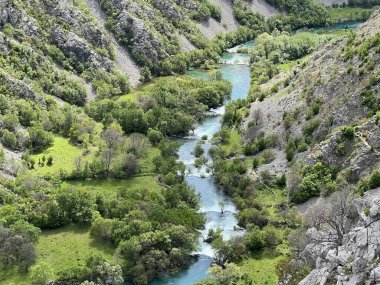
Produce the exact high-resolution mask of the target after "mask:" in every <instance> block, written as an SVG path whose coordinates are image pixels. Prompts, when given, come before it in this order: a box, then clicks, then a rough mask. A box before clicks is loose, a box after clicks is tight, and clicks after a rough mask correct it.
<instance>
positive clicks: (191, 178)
mask: <svg viewBox="0 0 380 285" xmlns="http://www.w3.org/2000/svg"><path fill="white" fill-rule="evenodd" d="M359 24H360V23H359V22H352V23H346V24H336V25H333V26H330V27H328V28H324V29H325V30H330V31H331V30H340V29H347V28H348V29H354V28H356V27H357V26H358V25H359ZM314 31H315V32H320V29H315V30H314ZM242 47H245V48H253V47H254V45H253V42H252V41H250V42H247V43H245V44H242V45H239V46H237V47H235V48H232V49H229V50H228V52H225V53H223V55H222V57H221V64H219V67H218V70H219V71H220V72H221V73H222V75H223V78H224V79H226V80H229V81H230V82H231V83H232V86H233V88H232V94H231V100H236V99H240V98H246V97H247V95H248V92H249V87H250V69H249V65H248V63H249V56H248V55H246V54H240V53H238V52H237V51H238V48H242ZM187 75H188V76H190V77H194V78H202V79H208V73H207V72H206V71H202V70H192V71H189V72H188V73H187ZM225 103H228V101H227V102H225ZM212 113H213V115H212V116H208V117H206V118H205V119H203V120H202V121H201V122H200V123H199V125H198V126H197V128H196V129H195V130H194V133H192V134H190V135H189V136H188V137H186V138H184V139H183V144H182V145H181V147H180V148H179V150H178V160H179V161H181V162H183V163H184V164H185V165H186V169H187V171H186V172H187V173H186V177H185V179H186V181H187V183H188V184H189V185H190V186H192V187H194V189H195V191H196V193H198V194H199V195H200V210H199V211H200V212H201V213H203V214H204V215H205V219H206V224H205V229H204V230H202V231H200V235H199V251H197V252H195V253H194V254H195V255H197V256H198V259H197V261H196V262H194V263H193V264H192V265H191V266H190V267H189V268H187V269H186V270H183V271H181V272H179V273H177V274H174V275H168V276H166V277H164V278H162V279H156V280H153V281H152V282H150V283H149V284H150V285H191V284H193V283H195V282H197V281H200V280H202V279H205V278H207V277H208V274H207V270H208V268H209V267H210V265H211V263H212V260H213V255H214V252H213V249H212V248H211V246H210V245H209V244H208V243H206V242H204V241H203V238H204V237H206V236H207V234H208V231H209V229H217V228H218V227H220V228H222V229H223V232H222V235H223V238H224V239H225V240H227V239H230V238H233V237H236V236H240V235H242V234H244V232H243V231H241V230H238V229H236V228H237V219H236V217H235V214H236V212H237V209H236V207H235V205H234V204H233V203H232V201H231V200H230V199H229V198H228V197H227V196H226V195H224V193H223V192H222V191H221V190H220V189H219V188H218V187H217V185H216V184H215V182H214V180H213V177H212V175H211V174H210V173H209V172H208V171H207V166H203V167H202V168H200V169H197V168H196V167H195V165H194V163H195V157H194V156H193V155H192V154H191V153H192V151H193V149H194V147H195V145H196V144H197V143H198V142H199V141H200V139H201V137H202V136H207V138H208V139H207V141H206V143H205V144H203V145H202V146H203V148H204V150H205V153H206V154H207V152H208V150H209V149H210V147H211V138H212V137H213V135H214V134H215V133H217V132H218V131H219V130H220V128H221V117H222V115H223V113H224V106H222V107H220V108H218V109H215V110H212ZM207 158H208V163H207V164H208V165H209V166H211V164H212V159H211V157H209V156H207ZM220 202H223V203H224V204H225V207H224V213H223V214H222V213H221V209H220Z"/></svg>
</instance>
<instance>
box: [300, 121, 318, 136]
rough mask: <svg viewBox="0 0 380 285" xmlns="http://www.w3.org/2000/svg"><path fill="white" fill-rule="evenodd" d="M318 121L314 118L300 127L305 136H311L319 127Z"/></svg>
mask: <svg viewBox="0 0 380 285" xmlns="http://www.w3.org/2000/svg"><path fill="white" fill-rule="evenodd" d="M320 123H321V121H320V120H314V121H310V122H309V123H308V124H306V125H305V126H304V127H303V129H302V131H303V133H304V134H305V136H311V135H312V134H313V133H314V131H315V130H316V129H317V128H318V127H319V125H320Z"/></svg>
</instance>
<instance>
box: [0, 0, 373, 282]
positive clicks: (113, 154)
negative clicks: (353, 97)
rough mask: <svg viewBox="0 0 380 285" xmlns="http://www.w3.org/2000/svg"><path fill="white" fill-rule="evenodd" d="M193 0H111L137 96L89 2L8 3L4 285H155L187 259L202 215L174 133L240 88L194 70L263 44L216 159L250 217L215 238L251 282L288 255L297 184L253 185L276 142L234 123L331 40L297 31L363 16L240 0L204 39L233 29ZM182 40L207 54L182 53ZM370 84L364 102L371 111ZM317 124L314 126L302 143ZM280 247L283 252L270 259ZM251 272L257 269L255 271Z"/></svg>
mask: <svg viewBox="0 0 380 285" xmlns="http://www.w3.org/2000/svg"><path fill="white" fill-rule="evenodd" d="M184 2H186V3H184ZM184 2H183V1H181V0H170V1H169V0H167V1H163V0H157V1H148V0H136V1H106V0H99V4H100V5H101V7H102V9H103V11H104V12H105V15H106V27H105V28H107V29H109V30H110V32H111V33H113V35H114V36H115V38H116V41H117V43H119V44H121V45H122V46H123V47H125V48H126V49H127V51H128V52H129V54H130V55H131V57H132V59H133V60H134V61H135V62H137V63H138V65H139V68H140V69H141V73H142V81H144V83H145V84H142V85H140V86H139V87H138V88H136V89H134V90H132V89H131V84H130V80H129V78H128V76H127V75H126V74H124V73H123V72H122V71H121V69H122V68H121V69H120V62H119V61H118V60H117V55H116V51H115V50H114V49H115V47H114V45H115V43H113V40H112V39H110V36H109V33H108V32H106V31H105V28H104V27H102V25H101V24H100V23H99V22H98V20H97V18H96V16H95V15H92V11H91V10H90V9H89V7H88V6H87V4H86V3H85V2H84V1H83V0H64V1H59V0H28V1H22V0H4V1H1V3H0V10H1V13H2V15H1V19H0V122H1V124H0V142H1V145H2V147H1V148H0V162H1V164H2V165H1V172H2V174H4V175H3V176H4V177H3V176H2V178H0V186H1V187H0V257H1V260H0V284H1V285H3V284H4V285H5V284H33V285H45V284H51V282H55V281H57V282H67V283H73V282H74V283H78V282H80V283H81V282H86V281H96V282H99V283H100V284H109V283H110V282H111V283H112V284H120V283H121V282H123V279H124V277H127V278H129V279H131V280H132V281H133V282H134V283H135V284H138V285H145V284H148V283H149V282H150V280H152V279H154V278H157V277H161V276H162V275H164V274H166V273H175V272H178V271H179V270H181V269H183V268H185V267H186V266H188V265H189V264H190V263H191V262H192V261H193V256H192V253H193V252H194V251H195V250H196V249H197V242H198V230H200V229H202V228H203V227H204V223H205V221H204V217H203V215H202V214H200V213H198V209H199V197H198V195H196V194H195V191H194V189H193V188H191V187H189V185H188V184H187V183H186V181H185V165H184V164H183V163H180V162H178V161H177V150H178V147H179V142H178V141H177V140H173V139H172V138H174V137H180V136H184V135H186V134H188V133H189V132H190V131H192V130H194V128H195V126H196V124H197V123H198V122H199V121H200V120H201V119H202V118H203V117H204V116H205V114H206V112H207V111H209V110H210V109H212V108H217V107H220V106H222V105H223V103H224V102H225V101H226V100H227V99H229V98H230V95H231V91H232V85H231V83H230V82H229V81H227V80H223V78H222V74H221V73H220V72H215V71H210V72H209V78H208V79H207V80H201V79H193V78H190V77H188V76H184V75H183V74H184V73H185V72H186V71H187V70H189V69H190V68H195V67H201V68H205V69H212V68H213V66H215V64H216V63H217V62H218V61H219V59H220V55H221V53H222V52H223V51H224V50H226V49H227V48H229V47H232V46H234V45H237V44H240V43H243V42H246V41H248V40H251V39H254V38H256V41H255V46H256V47H257V48H256V50H255V51H251V52H249V53H250V56H251V62H252V65H251V71H252V82H253V84H252V88H251V93H250V97H249V98H248V100H241V101H238V102H233V103H231V104H229V105H228V106H227V108H226V114H225V116H224V118H223V124H224V128H223V130H222V132H221V134H220V137H221V138H222V140H221V144H220V145H217V144H216V145H215V146H214V147H213V151H212V155H213V158H214V160H215V165H214V172H215V178H216V181H217V182H218V183H219V184H220V185H221V186H223V188H224V189H225V192H226V193H227V194H228V195H230V196H231V197H232V199H233V201H234V202H235V203H236V205H237V206H238V208H239V209H240V210H241V212H240V213H239V214H238V216H237V218H238V220H239V225H240V226H242V227H245V228H247V230H248V233H247V235H246V236H245V237H244V238H241V239H237V240H234V241H231V242H226V241H223V240H221V239H220V238H217V239H215V242H214V244H213V246H214V247H215V248H216V249H217V250H218V253H220V258H219V259H218V264H220V265H223V264H224V262H226V261H227V260H229V261H234V262H236V263H239V264H241V267H242V270H243V271H244V272H245V273H247V276H248V277H249V278H253V279H254V280H256V279H257V280H265V281H264V282H266V281H268V282H272V281H273V280H275V277H274V275H273V272H274V270H273V264H274V260H278V259H280V258H281V254H283V253H284V252H286V250H287V241H286V239H287V236H288V234H289V231H290V229H292V228H293V227H296V226H297V224H298V222H299V221H298V217H297V215H296V214H295V212H294V210H293V209H292V208H290V207H289V205H288V204H286V199H287V197H286V195H285V192H284V187H285V185H284V183H285V182H284V177H275V178H273V177H269V176H268V175H266V174H267V173H263V174H262V177H261V179H262V180H261V181H260V182H256V184H254V185H253V184H251V180H250V178H249V177H248V174H249V173H248V169H249V168H250V167H251V166H253V167H257V166H258V165H263V164H266V163H268V162H269V161H270V160H271V159H273V153H271V150H270V148H271V147H273V146H275V145H276V143H277V139H276V137H270V136H260V137H259V138H257V140H255V141H252V142H250V143H249V144H248V146H247V145H244V144H243V140H242V138H241V134H240V133H239V131H238V129H239V128H238V127H237V126H238V124H239V123H240V122H241V121H242V118H243V117H244V116H245V114H247V112H248V111H247V108H246V105H247V103H248V102H251V101H253V100H255V99H258V100H264V98H265V97H266V96H268V95H269V94H274V93H277V92H278V86H277V87H274V88H271V89H270V90H269V91H261V90H259V85H260V84H262V83H265V82H267V81H268V80H270V79H271V78H273V76H274V75H276V74H278V72H279V71H281V70H287V69H289V68H290V67H291V66H292V65H293V64H295V63H296V62H298V61H299V60H300V59H301V58H304V57H305V56H307V55H309V54H310V53H311V52H312V50H313V49H314V48H315V47H316V46H317V45H319V44H321V43H325V42H327V41H329V40H330V39H331V38H333V37H334V35H330V34H319V35H316V34H312V33H309V32H299V33H293V30H295V29H298V28H303V27H315V26H323V25H325V24H327V23H329V18H331V19H332V20H333V21H338V19H346V18H347V17H352V15H353V13H354V12H357V10H359V9H356V8H349V9H344V8H334V9H335V10H332V9H331V10H326V9H325V8H324V7H322V6H321V5H319V4H315V3H314V2H312V1H311V0H310V1H309V0H307V1H298V0H295V1H293V2H286V3H285V2H281V1H270V2H271V4H273V5H274V6H275V7H276V8H278V9H279V10H280V11H282V12H285V14H281V15H277V16H275V17H272V18H270V19H269V20H265V18H264V17H263V16H261V15H259V14H256V13H254V12H252V10H251V9H248V8H247V7H248V6H247V5H248V3H247V2H245V1H234V4H233V10H234V11H233V12H234V14H235V16H236V20H237V21H238V22H239V23H240V24H241V26H240V27H239V28H238V29H237V30H236V31H234V32H228V33H222V34H219V35H217V36H216V37H214V38H213V39H211V40H206V39H205V37H204V36H203V35H202V34H201V32H200V31H199V29H198V28H197V25H198V24H199V23H200V22H203V21H205V20H208V19H210V18H213V19H215V20H216V21H219V22H220V21H221V10H220V9H219V8H218V7H217V6H216V5H214V4H212V2H211V1H206V0H194V1H184ZM339 9H340V10H339ZM328 11H329V12H328ZM360 11H361V15H362V17H366V16H367V15H368V14H365V16H364V12H365V11H364V9H363V11H362V10H360ZM329 13H330V14H329ZM350 19H351V18H350ZM180 35H183V36H185V37H186V38H187V39H188V40H189V41H190V42H191V43H192V44H193V45H194V46H195V47H196V48H197V49H194V50H192V51H190V52H184V51H182V50H181V48H180V43H179V36H180ZM376 43H377V42H371V43H367V44H368V45H370V46H371V47H373V46H374V45H376ZM344 52H345V56H346V57H347V59H349V58H351V57H352V56H353V55H360V56H362V57H365V53H366V51H365V50H363V48H360V47H356V46H353V45H351V46H349V47H348V48H347V50H345V51H344ZM121 64H125V62H122V63H121ZM158 76H165V77H158ZM286 80H288V79H286ZM289 80H290V79H289ZM373 80H377V78H375V79H373ZM375 83H376V82H375ZM284 84H290V82H287V83H286V81H285V83H284ZM372 86H374V84H369V85H368V88H367V89H366V90H363V97H365V99H366V100H365V104H367V105H368V107H369V108H370V109H371V108H373V109H371V112H372V113H371V114H374V113H376V111H377V107H376V106H377V105H378V102H377V101H376V97H375V96H374V92H375V91H374V90H373V88H372ZM314 103H317V102H314ZM374 103H375V104H374ZM370 106H374V107H370ZM317 107H318V106H316V107H315V108H314V109H315V110H316V109H318V108H317ZM314 109H312V112H311V114H312V115H314V113H313V110H314ZM312 115H311V116H312ZM318 125H319V123H318V120H311V121H310V125H309V126H308V128H305V129H304V132H305V134H306V135H307V134H309V137H310V136H311V134H312V133H313V131H314V130H315V129H316V128H317V127H318ZM299 143H300V145H304V144H302V143H306V139H305V141H302V143H301V142H299ZM296 145H297V147H296ZM288 149H289V152H290V153H291V154H293V155H294V152H295V151H299V150H300V149H301V148H298V143H297V144H296V143H295V142H294V144H293V145H291V146H289V147H288ZM292 152H293V153H292ZM238 155H244V156H246V159H237V156H238ZM307 171H309V170H305V173H307ZM310 171H312V170H310ZM308 174H313V173H308ZM368 179H369V182H368V183H369V184H368V185H367V184H366V180H363V189H364V188H365V187H370V186H369V185H372V186H373V185H377V184H376V181H377V175H376V174H374V178H372V176H371V177H370V178H368ZM373 180H375V182H374V181H373ZM317 182H320V181H317ZM327 182H330V181H327ZM327 182H326V183H327ZM373 183H375V184H373ZM366 185H367V186H366ZM305 189H306V188H305ZM305 189H304V190H305ZM365 189H366V188H365ZM363 191H364V190H363ZM304 192H308V189H306V190H305V191H303V190H302V191H300V193H298V194H300V195H298V196H297V195H295V196H294V197H296V198H298V199H300V200H302V199H305V197H308V195H309V194H310V193H306V194H305V193H304ZM301 194H302V195H301ZM303 194H305V195H303ZM311 194H312V195H316V194H317V193H311ZM267 250H273V251H274V252H275V253H276V254H275V255H274V256H269V257H268V256H267V254H266V253H267ZM231 252H232V253H233V254H231ZM261 253H263V254H262V255H261ZM230 255H231V256H230ZM241 257H244V258H245V257H247V259H246V260H242V258H241ZM268 259H270V260H271V261H270V267H269V269H270V270H269V274H268V278H264V277H263V271H262V268H263V263H266V262H268ZM252 264H253V265H254V266H257V267H258V268H259V269H258V271H259V272H256V273H257V274H256V273H250V272H248V271H247V268H248V267H249V266H251V265H252ZM110 280H111V281H110ZM85 284H92V283H88V282H87V283H85Z"/></svg>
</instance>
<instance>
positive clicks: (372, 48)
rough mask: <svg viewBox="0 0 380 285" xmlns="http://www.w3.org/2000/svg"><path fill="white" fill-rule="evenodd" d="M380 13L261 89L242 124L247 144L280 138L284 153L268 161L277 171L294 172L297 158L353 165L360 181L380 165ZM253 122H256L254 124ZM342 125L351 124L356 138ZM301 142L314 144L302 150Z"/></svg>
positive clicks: (280, 151)
mask: <svg viewBox="0 0 380 285" xmlns="http://www.w3.org/2000/svg"><path fill="white" fill-rule="evenodd" d="M378 13H379V12H376V13H375V14H373V15H372V17H371V18H370V20H369V21H368V22H366V23H365V24H363V25H362V26H361V27H360V28H359V29H358V31H356V32H354V33H352V34H351V35H350V36H347V37H343V38H339V39H337V40H334V41H332V42H330V43H329V44H327V45H325V46H322V47H320V48H319V49H318V50H317V51H316V52H315V53H314V54H313V55H311V56H310V57H309V58H307V59H305V60H303V61H302V63H301V64H300V65H297V66H296V67H294V68H292V69H291V70H289V71H288V72H287V73H286V74H280V75H278V76H276V77H274V78H273V79H272V80H271V81H269V82H268V83H266V84H265V85H263V86H262V91H261V92H262V93H261V94H264V96H265V99H264V100H263V101H262V102H260V101H256V102H254V103H252V104H251V105H250V115H249V116H248V117H247V118H246V119H244V123H243V124H244V126H245V128H246V135H245V140H246V141H252V140H255V139H256V138H257V135H258V134H260V133H263V134H265V136H269V135H271V134H276V135H277V136H278V137H279V145H278V148H276V150H277V151H278V158H277V159H276V160H274V161H273V162H272V163H270V164H268V165H265V166H263V167H264V168H265V169H268V170H269V171H270V172H272V174H278V173H281V172H283V171H284V169H287V168H288V165H289V162H288V160H289V161H293V163H292V164H290V165H291V166H292V167H293V168H296V167H297V166H296V165H297V164H298V162H303V163H304V164H305V165H306V166H312V165H314V164H315V163H316V162H317V161H320V162H322V163H324V164H327V165H329V166H330V167H337V166H339V167H340V171H343V170H349V174H348V175H349V176H348V177H347V178H349V181H351V182H357V181H358V180H359V178H360V177H362V176H366V175H368V174H370V173H371V171H373V170H374V169H376V168H377V167H378V166H379V165H378V163H379V157H378V154H377V152H378V147H379V146H378V132H379V129H378V127H377V123H376V122H377V119H376V117H373V116H374V114H375V113H376V112H377V110H378V109H377V108H378V107H377V104H378V103H377V102H378V98H377V95H376V94H377V93H378V88H379V54H378V44H377V42H378V37H379V36H378V34H377V29H378V28H379V25H380V17H379V16H378ZM253 68H254V66H253ZM272 86H276V89H275V91H273V90H274V89H273V87H272ZM277 87H278V88H277ZM255 96H259V95H257V94H256V95H255ZM251 121H254V122H255V124H254V125H253V126H252V127H249V126H248V125H249V122H251ZM251 125H252V123H251ZM343 126H352V129H353V134H352V137H349V136H350V134H347V132H348V131H347V128H343V129H342V127H343ZM347 137H349V138H347ZM294 141H298V144H301V143H302V142H306V143H307V144H308V145H309V147H308V148H307V150H306V151H303V152H302V153H299V154H297V149H296V147H295V149H294V146H293V145H292V144H294ZM294 155H295V157H294V158H293V156H294ZM286 157H287V158H288V160H287V159H286ZM298 167H300V166H298ZM264 168H263V169H264ZM260 170H261V169H260V168H259V171H260ZM288 187H295V188H296V187H297V186H296V185H288Z"/></svg>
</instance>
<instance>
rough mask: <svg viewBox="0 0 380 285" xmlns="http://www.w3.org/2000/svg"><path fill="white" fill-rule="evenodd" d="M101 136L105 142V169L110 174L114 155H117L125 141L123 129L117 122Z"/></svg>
mask: <svg viewBox="0 0 380 285" xmlns="http://www.w3.org/2000/svg"><path fill="white" fill-rule="evenodd" d="M101 138H102V139H103V142H104V144H105V149H103V150H102V153H101V156H102V159H103V163H104V167H105V171H106V173H107V175H109V174H110V170H111V164H112V161H113V159H114V157H115V156H116V155H117V150H118V148H119V147H120V145H121V143H122V142H123V131H122V129H121V126H120V125H119V124H117V123H112V124H111V125H110V126H109V127H108V128H107V129H106V130H105V131H104V132H103V133H102V134H101Z"/></svg>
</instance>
